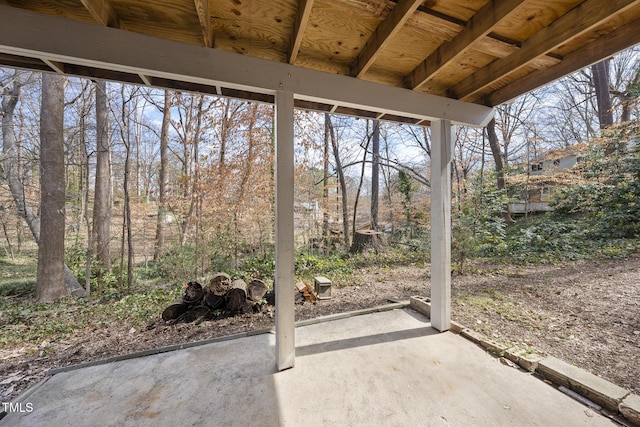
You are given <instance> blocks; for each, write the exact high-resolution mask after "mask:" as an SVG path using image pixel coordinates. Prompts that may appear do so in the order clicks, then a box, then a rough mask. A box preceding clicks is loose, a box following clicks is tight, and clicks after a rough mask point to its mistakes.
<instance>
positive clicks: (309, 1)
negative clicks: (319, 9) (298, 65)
mask: <svg viewBox="0 0 640 427" xmlns="http://www.w3.org/2000/svg"><path fill="white" fill-rule="evenodd" d="M312 7H313V0H300V4H299V5H298V13H297V14H296V20H295V22H294V24H293V33H291V45H290V47H289V60H288V62H289V64H293V63H294V62H296V58H297V57H298V53H299V52H300V44H302V37H303V36H304V32H305V30H306V29H307V24H308V23H309V16H311V8H312Z"/></svg>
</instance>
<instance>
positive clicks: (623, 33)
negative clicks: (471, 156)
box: [483, 19, 640, 106]
mask: <svg viewBox="0 0 640 427" xmlns="http://www.w3.org/2000/svg"><path fill="white" fill-rule="evenodd" d="M638 28H640V19H638V20H636V21H633V22H630V23H628V24H626V25H624V26H622V27H620V28H617V29H616V30H614V31H612V32H610V33H607V34H605V35H603V36H600V37H598V38H597V39H596V40H594V41H593V42H591V43H590V44H588V45H586V46H584V47H582V48H580V49H578V50H575V51H573V52H571V53H570V54H568V55H566V56H565V57H564V59H563V60H562V62H560V63H559V64H557V65H555V66H553V67H549V68H545V69H542V70H537V71H535V72H533V73H531V74H528V75H526V76H525V77H521V78H520V79H517V80H515V81H513V82H511V83H509V84H508V85H506V86H504V87H502V88H500V89H498V90H496V91H495V92H493V93H492V94H490V95H488V96H487V97H485V98H484V99H483V103H484V104H485V105H490V106H493V105H500V104H502V103H505V102H508V101H511V100H512V99H513V98H516V97H517V96H519V95H520V94H521V93H522V91H523V90H525V91H527V92H528V91H532V90H534V89H537V88H539V87H540V86H544V85H545V84H547V83H549V82H552V81H554V80H557V79H559V78H561V77H563V76H566V75H567V74H570V73H571V72H572V71H573V70H579V69H581V68H584V67H588V66H589V65H591V64H594V63H596V62H599V61H601V60H603V59H606V58H608V57H609V56H611V55H614V54H615V53H617V52H619V51H621V50H623V49H625V48H626V47H627V46H629V43H631V44H638V43H640V31H638Z"/></svg>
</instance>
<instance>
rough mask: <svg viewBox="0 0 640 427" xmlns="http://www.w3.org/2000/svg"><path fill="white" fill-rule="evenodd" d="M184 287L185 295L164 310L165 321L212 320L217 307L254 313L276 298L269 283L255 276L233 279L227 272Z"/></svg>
mask: <svg viewBox="0 0 640 427" xmlns="http://www.w3.org/2000/svg"><path fill="white" fill-rule="evenodd" d="M185 286H186V289H185V292H184V296H183V297H182V298H181V299H179V300H178V301H176V302H174V303H173V304H171V305H170V306H168V307H167V308H166V309H165V310H164V311H163V312H162V319H163V320H164V321H165V322H185V323H190V322H195V321H203V320H209V319H211V318H212V317H213V314H214V310H220V311H227V312H229V313H230V314H246V313H251V312H254V311H260V306H261V304H263V303H264V302H265V301H264V299H265V298H266V299H267V300H270V299H273V297H272V295H267V291H268V289H267V285H266V284H265V283H264V282H263V281H262V280H259V279H254V280H252V281H250V282H249V283H248V284H247V283H246V282H245V281H244V280H242V279H235V280H231V277H230V276H229V275H228V274H226V273H217V274H216V275H215V276H213V278H212V279H211V281H210V282H209V284H208V285H206V286H202V285H201V284H200V283H198V282H189V283H187V284H186V285H185ZM271 293H272V292H271Z"/></svg>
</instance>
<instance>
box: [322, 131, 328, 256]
mask: <svg viewBox="0 0 640 427" xmlns="http://www.w3.org/2000/svg"><path fill="white" fill-rule="evenodd" d="M323 148H324V153H323V158H322V238H323V240H324V245H323V246H324V247H328V244H329V242H328V240H329V127H328V126H325V127H324V147H323Z"/></svg>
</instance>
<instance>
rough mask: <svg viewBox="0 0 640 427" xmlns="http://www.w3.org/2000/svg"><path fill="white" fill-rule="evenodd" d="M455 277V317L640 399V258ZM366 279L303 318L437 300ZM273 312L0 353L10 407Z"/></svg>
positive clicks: (263, 320)
mask: <svg viewBox="0 0 640 427" xmlns="http://www.w3.org/2000/svg"><path fill="white" fill-rule="evenodd" d="M475 267H476V270H477V271H476V272H475V273H474V274H469V275H462V276H454V277H453V285H452V294H453V303H452V313H453V314H452V317H453V320H456V321H457V322H459V323H461V324H462V325H464V326H466V327H469V328H471V329H474V330H476V331H478V332H481V333H482V334H484V335H486V336H488V337H490V338H492V339H493V340H494V341H498V342H501V343H504V344H508V345H517V346H520V347H522V348H525V349H528V350H535V351H536V352H537V353H539V354H541V355H553V356H555V357H558V358H561V359H563V360H565V361H567V362H569V363H573V364H575V365H577V366H580V367H582V368H584V369H587V370H589V371H591V372H592V373H594V374H596V375H598V376H600V377H602V378H605V379H607V380H609V381H612V382H614V383H616V384H618V385H620V386H622V387H625V388H628V389H630V390H632V391H634V392H635V393H640V364H639V363H638V355H639V354H640V255H636V256H633V257H630V258H627V259H624V260H590V261H579V262H566V263H562V264H559V265H543V266H520V267H517V266H504V265H502V266H490V265H484V266H477V265H476V266H475ZM358 273H359V274H357V275H356V277H357V279H356V283H351V284H349V285H347V286H334V287H333V289H332V299H330V300H325V301H321V302H318V303H317V304H310V303H306V304H304V305H298V306H296V319H297V320H302V319H309V318H314V317H317V316H322V315H327V314H332V313H340V312H346V311H350V310H355V309H360V308H367V307H373V306H376V305H381V304H385V303H386V302H388V299H389V298H399V299H407V298H408V297H409V296H411V295H427V296H428V295H429V270H428V268H423V267H397V268H385V269H363V270H361V271H359V272H358ZM273 314H274V313H273V308H272V307H270V306H267V307H266V308H265V309H263V310H262V312H260V313H257V314H248V315H241V316H236V317H226V318H221V319H217V320H213V321H208V322H205V323H202V324H200V325H195V324H177V325H166V324H163V322H162V320H160V318H159V316H158V319H157V320H154V321H152V322H151V323H150V324H149V325H148V327H147V328H146V329H145V330H133V329H131V328H130V327H126V326H123V327H118V328H116V327H112V328H104V329H95V330H93V331H90V332H80V333H78V334H77V335H76V336H74V337H73V338H71V339H69V340H67V341H65V342H61V343H56V344H49V345H48V347H47V351H46V352H40V353H38V352H36V354H33V352H31V353H32V354H26V352H25V349H24V348H5V349H2V350H0V363H1V365H0V401H2V402H8V401H10V400H11V399H13V398H15V397H16V396H17V395H18V394H20V393H22V392H23V391H25V390H26V389H27V388H28V387H29V386H31V385H33V384H34V383H36V382H37V381H38V380H40V379H41V378H43V377H44V376H45V375H46V372H47V371H48V370H49V369H52V368H57V367H62V366H67V365H72V364H77V363H81V362H87V361H91V360H98V359H104V358H107V357H110V356H115V355H121V354H127V353H132V352H136V351H141V350H147V349H153V348H158V347H161V346H166V345H171V344H178V343H185V342H193V341H199V340H205V339H208V338H213V337H217V336H223V335H230V334H234V333H239V332H244V331H248V330H256V329H261V328H268V327H272V326H273V324H274V318H273Z"/></svg>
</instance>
